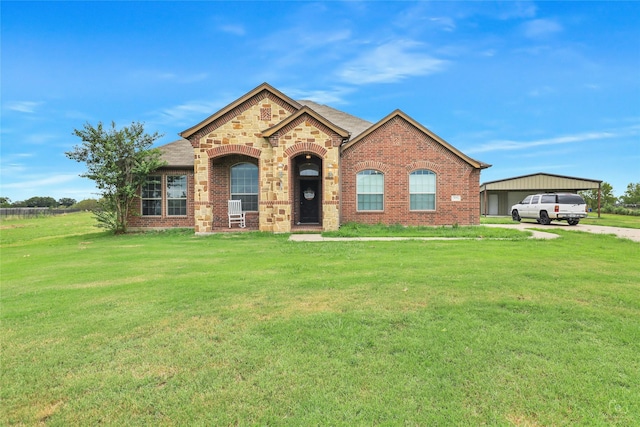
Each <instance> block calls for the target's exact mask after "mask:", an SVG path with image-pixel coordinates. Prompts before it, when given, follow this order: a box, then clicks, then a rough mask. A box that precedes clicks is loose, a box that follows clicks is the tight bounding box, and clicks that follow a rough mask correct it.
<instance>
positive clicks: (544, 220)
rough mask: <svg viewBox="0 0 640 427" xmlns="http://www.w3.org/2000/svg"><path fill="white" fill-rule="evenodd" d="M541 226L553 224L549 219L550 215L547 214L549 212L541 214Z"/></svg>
mask: <svg viewBox="0 0 640 427" xmlns="http://www.w3.org/2000/svg"><path fill="white" fill-rule="evenodd" d="M540 224H542V225H549V224H551V218H549V214H548V213H547V211H541V212H540Z"/></svg>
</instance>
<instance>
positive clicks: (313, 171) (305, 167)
mask: <svg viewBox="0 0 640 427" xmlns="http://www.w3.org/2000/svg"><path fill="white" fill-rule="evenodd" d="M300 176H320V166H318V165H316V164H314V163H303V164H301V165H300Z"/></svg>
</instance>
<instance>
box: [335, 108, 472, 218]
mask: <svg viewBox="0 0 640 427" xmlns="http://www.w3.org/2000/svg"><path fill="white" fill-rule="evenodd" d="M365 169H377V170H380V171H381V172H383V173H384V210H383V211H381V212H358V210H357V196H356V174H357V173H358V172H360V171H362V170H365ZM417 169H430V170H432V171H433V172H435V173H436V208H435V210H433V211H411V210H410V209H409V206H410V205H409V174H410V173H411V172H412V171H414V170H417ZM340 170H341V182H342V192H341V197H340V199H341V212H340V214H341V223H343V224H344V223H345V222H351V221H354V222H361V223H367V224H377V223H383V224H396V223H399V224H404V225H434V226H437V225H453V224H459V225H469V224H478V223H479V221H480V219H479V209H480V208H479V206H480V204H479V203H480V201H479V193H478V188H479V183H480V182H479V181H480V170H479V169H475V168H473V167H472V166H471V165H469V164H468V163H467V162H465V161H464V160H462V159H461V158H460V157H458V156H457V155H456V154H455V153H453V152H451V151H449V150H448V149H447V148H445V147H444V146H443V145H441V144H440V143H438V142H437V141H435V140H434V139H432V138H431V137H429V136H428V135H426V134H425V133H423V132H421V131H420V130H418V129H417V128H415V127H414V126H413V125H412V124H410V123H409V122H407V121H406V120H404V119H403V118H401V117H397V116H396V117H393V118H392V119H390V120H389V121H388V122H387V123H385V124H383V125H382V126H380V127H379V128H378V129H376V130H375V131H374V132H372V133H371V134H369V135H367V136H366V137H365V138H363V139H362V140H360V141H358V142H356V143H355V144H353V145H351V146H349V147H347V148H346V149H345V150H344V151H343V153H342V159H341V164H340ZM452 196H460V201H452ZM455 198H456V199H457V197H455Z"/></svg>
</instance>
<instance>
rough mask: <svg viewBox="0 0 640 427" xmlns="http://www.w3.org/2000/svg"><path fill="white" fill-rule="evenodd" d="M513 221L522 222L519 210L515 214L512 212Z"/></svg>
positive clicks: (514, 211)
mask: <svg viewBox="0 0 640 427" xmlns="http://www.w3.org/2000/svg"><path fill="white" fill-rule="evenodd" d="M511 219H512V220H514V221H518V222H520V215H519V214H518V210H517V209H514V210H513V212H511Z"/></svg>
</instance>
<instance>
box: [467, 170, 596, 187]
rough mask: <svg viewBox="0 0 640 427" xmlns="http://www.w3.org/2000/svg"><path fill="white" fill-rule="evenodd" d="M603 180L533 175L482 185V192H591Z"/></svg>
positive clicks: (542, 173) (540, 173)
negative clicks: (566, 190) (552, 189)
mask: <svg viewBox="0 0 640 427" xmlns="http://www.w3.org/2000/svg"><path fill="white" fill-rule="evenodd" d="M601 183H602V180H599V179H589V178H578V177H575V176H566V175H556V174H551V173H544V172H539V173H532V174H529V175H521V176H514V177H512V178H505V179H498V180H496V181H488V182H483V183H482V184H480V191H484V190H533V189H537V190H539V189H543V188H554V189H556V190H559V189H577V190H589V189H596V188H598V187H599V186H600V184H601Z"/></svg>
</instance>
